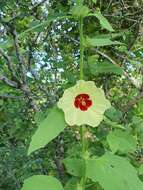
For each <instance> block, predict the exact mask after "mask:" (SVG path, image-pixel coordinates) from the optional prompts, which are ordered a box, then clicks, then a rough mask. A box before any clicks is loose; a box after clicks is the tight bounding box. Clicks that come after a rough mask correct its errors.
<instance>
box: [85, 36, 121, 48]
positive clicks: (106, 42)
mask: <svg viewBox="0 0 143 190" xmlns="http://www.w3.org/2000/svg"><path fill="white" fill-rule="evenodd" d="M118 44H121V42H118V41H112V40H111V39H110V38H99V37H98V38H96V37H94V38H90V37H86V38H85V40H84V45H85V47H100V46H110V45H118Z"/></svg>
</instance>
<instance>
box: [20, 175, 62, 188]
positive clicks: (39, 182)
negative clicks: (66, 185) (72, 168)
mask: <svg viewBox="0 0 143 190" xmlns="http://www.w3.org/2000/svg"><path fill="white" fill-rule="evenodd" d="M21 190H64V189H63V187H62V185H61V183H60V182H59V181H58V180H57V179H56V178H54V177H52V176H46V175H45V176H44V175H35V176H32V177H30V178H28V179H26V180H25V181H24V185H23V187H22V189H21Z"/></svg>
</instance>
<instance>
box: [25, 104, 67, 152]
mask: <svg viewBox="0 0 143 190" xmlns="http://www.w3.org/2000/svg"><path fill="white" fill-rule="evenodd" d="M65 127H66V123H65V119H64V114H63V112H62V111H61V110H60V109H58V108H57V107H54V108H53V109H51V111H50V113H49V114H48V116H47V117H46V118H45V119H44V120H43V121H42V122H41V123H40V125H39V126H38V129H37V131H36V133H35V134H34V135H33V137H32V140H31V143H30V146H29V150H28V155H29V154H30V153H31V152H33V151H35V150H37V149H39V148H41V147H44V146H45V145H46V144H47V143H49V142H50V141H51V140H53V139H54V138H55V137H57V136H58V135H59V134H60V133H61V132H62V131H63V130H64V128H65Z"/></svg>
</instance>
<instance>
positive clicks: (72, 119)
mask: <svg viewBox="0 0 143 190" xmlns="http://www.w3.org/2000/svg"><path fill="white" fill-rule="evenodd" d="M57 105H58V107H59V108H60V109H62V110H63V111H64V114H65V120H66V122H67V123H68V124H69V125H71V126H72V125H78V126H80V125H84V124H87V125H90V126H92V127H96V126H98V125H99V124H100V122H101V121H102V120H103V114H104V112H105V110H106V109H108V108H110V106H111V104H110V102H109V101H108V100H107V99H106V97H105V95H104V92H103V90H102V89H100V88H97V87H96V86H95V84H94V82H92V81H84V80H79V81H77V84H76V85H75V86H73V87H71V88H68V89H66V90H65V92H64V94H63V97H62V98H61V99H60V100H59V102H58V104H57Z"/></svg>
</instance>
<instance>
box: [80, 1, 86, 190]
mask: <svg viewBox="0 0 143 190" xmlns="http://www.w3.org/2000/svg"><path fill="white" fill-rule="evenodd" d="M80 4H81V5H82V1H80ZM79 33H80V80H82V79H84V72H83V69H84V44H83V43H84V36H83V18H82V17H81V18H80V19H79ZM85 130H86V126H84V125H83V126H81V131H80V134H81V143H82V158H83V159H84V160H85V155H86V150H87V142H86V138H85ZM85 185H86V175H85V172H84V176H83V177H82V178H81V181H80V186H81V188H82V190H85Z"/></svg>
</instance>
